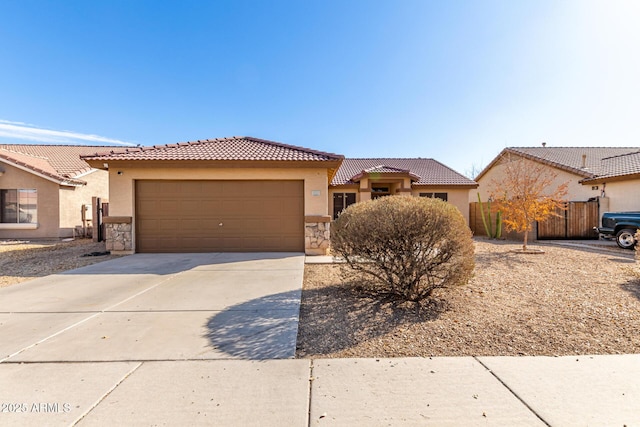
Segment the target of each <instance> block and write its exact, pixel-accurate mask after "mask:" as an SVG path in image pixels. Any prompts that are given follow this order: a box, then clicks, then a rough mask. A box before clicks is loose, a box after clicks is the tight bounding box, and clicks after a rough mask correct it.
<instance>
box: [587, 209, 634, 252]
mask: <svg viewBox="0 0 640 427" xmlns="http://www.w3.org/2000/svg"><path fill="white" fill-rule="evenodd" d="M594 229H595V230H596V231H597V232H598V233H600V234H602V235H603V236H604V237H606V238H614V237H615V239H616V243H618V246H620V247H621V248H624V249H633V248H634V247H635V245H636V243H638V242H636V239H635V237H634V235H635V234H636V231H638V229H640V212H605V213H604V214H602V227H594Z"/></svg>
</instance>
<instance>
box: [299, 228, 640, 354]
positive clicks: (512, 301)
mask: <svg viewBox="0 0 640 427" xmlns="http://www.w3.org/2000/svg"><path fill="white" fill-rule="evenodd" d="M475 245H476V270H475V276H474V278H473V279H472V280H471V282H470V283H469V284H468V285H466V286H460V287H456V288H453V289H449V290H442V291H441V292H439V293H438V294H437V295H436V298H434V300H433V301H429V302H427V303H423V304H421V305H419V306H416V305H415V304H407V303H405V304H398V303H394V302H392V301H386V302H385V301H382V302H381V300H380V298H375V297H372V296H362V295H361V294H359V293H357V292H355V291H353V290H352V289H351V287H349V286H345V285H343V284H342V280H341V276H340V273H339V269H340V266H339V265H336V264H308V265H306V267H305V279H304V286H303V293H302V306H301V310H300V326H299V328H300V329H299V333H298V343H297V357H318V356H322V357H401V356H424V357H426V356H497V355H501V356H519V355H574V354H618V353H640V273H638V267H637V265H636V263H635V261H634V260H633V253H632V252H631V251H626V252H625V251H622V250H620V251H617V252H616V251H612V252H602V251H600V252H594V251H588V250H584V249H579V248H567V247H559V246H551V245H533V246H532V247H536V248H541V249H543V250H544V251H545V252H546V253H545V254H542V255H523V254H516V253H511V252H510V250H512V249H517V248H520V247H521V245H520V244H518V243H514V242H504V241H489V240H476V242H475Z"/></svg>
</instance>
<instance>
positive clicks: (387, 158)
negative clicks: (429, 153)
mask: <svg viewBox="0 0 640 427" xmlns="http://www.w3.org/2000/svg"><path fill="white" fill-rule="evenodd" d="M345 160H433V157H345Z"/></svg>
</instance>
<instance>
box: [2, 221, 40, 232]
mask: <svg viewBox="0 0 640 427" xmlns="http://www.w3.org/2000/svg"><path fill="white" fill-rule="evenodd" d="M37 228H38V224H31V223H20V224H19V223H17V222H16V223H13V222H3V223H0V230H36V229H37Z"/></svg>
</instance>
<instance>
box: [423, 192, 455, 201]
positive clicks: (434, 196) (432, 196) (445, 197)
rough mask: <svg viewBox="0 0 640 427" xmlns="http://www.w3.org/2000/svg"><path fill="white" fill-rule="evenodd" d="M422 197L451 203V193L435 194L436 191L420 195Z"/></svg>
mask: <svg viewBox="0 0 640 427" xmlns="http://www.w3.org/2000/svg"><path fill="white" fill-rule="evenodd" d="M419 196H420V197H428V198H430V199H440V200H442V201H444V202H448V201H449V193H446V192H435V191H431V192H421V193H419Z"/></svg>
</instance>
